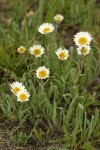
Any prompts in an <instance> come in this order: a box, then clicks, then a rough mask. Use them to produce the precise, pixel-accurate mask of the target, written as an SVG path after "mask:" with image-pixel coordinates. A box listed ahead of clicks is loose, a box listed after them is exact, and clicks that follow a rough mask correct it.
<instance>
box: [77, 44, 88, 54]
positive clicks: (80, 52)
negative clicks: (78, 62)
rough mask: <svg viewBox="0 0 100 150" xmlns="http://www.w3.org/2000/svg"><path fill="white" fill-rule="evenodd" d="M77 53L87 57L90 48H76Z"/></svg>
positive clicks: (86, 46)
mask: <svg viewBox="0 0 100 150" xmlns="http://www.w3.org/2000/svg"><path fill="white" fill-rule="evenodd" d="M77 52H78V54H79V55H87V54H89V53H90V46H89V45H85V46H79V47H78V48H77Z"/></svg>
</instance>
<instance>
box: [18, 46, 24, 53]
mask: <svg viewBox="0 0 100 150" xmlns="http://www.w3.org/2000/svg"><path fill="white" fill-rule="evenodd" d="M17 51H18V53H20V54H23V53H24V52H25V51H26V48H25V47H24V46H20V47H18V49H17Z"/></svg>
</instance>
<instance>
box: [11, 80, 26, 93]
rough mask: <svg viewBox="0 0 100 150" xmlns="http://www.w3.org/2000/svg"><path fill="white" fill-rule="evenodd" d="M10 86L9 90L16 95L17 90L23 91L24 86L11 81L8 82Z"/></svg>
mask: <svg viewBox="0 0 100 150" xmlns="http://www.w3.org/2000/svg"><path fill="white" fill-rule="evenodd" d="M10 86H11V91H12V92H13V93H14V94H15V95H17V93H18V92H19V91H24V90H25V87H24V86H23V84H22V83H20V82H13V83H12V84H10Z"/></svg>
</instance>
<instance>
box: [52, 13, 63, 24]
mask: <svg viewBox="0 0 100 150" xmlns="http://www.w3.org/2000/svg"><path fill="white" fill-rule="evenodd" d="M63 19H64V16H63V15H61V14H57V15H55V16H54V20H55V22H56V23H61V22H62V21H63Z"/></svg>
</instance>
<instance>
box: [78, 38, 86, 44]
mask: <svg viewBox="0 0 100 150" xmlns="http://www.w3.org/2000/svg"><path fill="white" fill-rule="evenodd" d="M78 42H79V44H82V45H83V44H87V38H85V37H81V38H79V40H78Z"/></svg>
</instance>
